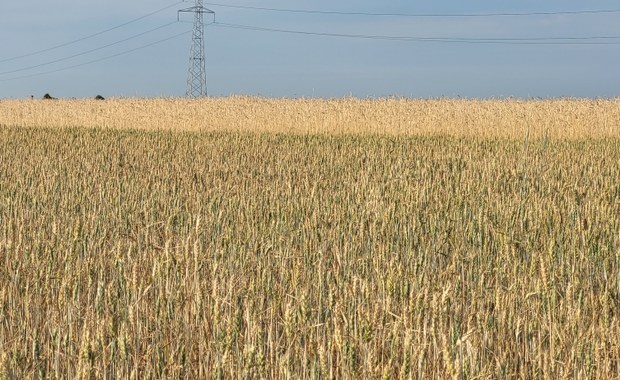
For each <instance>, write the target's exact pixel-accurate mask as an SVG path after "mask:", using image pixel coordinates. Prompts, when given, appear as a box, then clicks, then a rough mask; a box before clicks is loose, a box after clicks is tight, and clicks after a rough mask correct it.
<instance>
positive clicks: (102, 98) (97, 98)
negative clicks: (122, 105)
mask: <svg viewBox="0 0 620 380" xmlns="http://www.w3.org/2000/svg"><path fill="white" fill-rule="evenodd" d="M95 100H105V98H104V97H103V96H101V95H97V96H95Z"/></svg>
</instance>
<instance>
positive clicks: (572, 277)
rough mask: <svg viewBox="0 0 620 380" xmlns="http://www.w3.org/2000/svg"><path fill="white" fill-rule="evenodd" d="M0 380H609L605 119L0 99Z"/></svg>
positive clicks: (242, 103) (618, 203)
mask: <svg viewBox="0 0 620 380" xmlns="http://www.w3.org/2000/svg"><path fill="white" fill-rule="evenodd" d="M0 322H1V323H0V378H8V379H12V378H16V379H18V378H37V377H42V378H108V379H111V378H118V379H123V378H134V379H146V378H191V379H197V378H223V379H229V378H290V379H302V378H310V379H312V378H314V379H322V378H356V379H358V378H359V379H367V378H383V379H394V378H403V379H407V378H412V379H427V378H462V379H474V378H481V379H482V378H523V379H534V378H549V379H561V378H569V379H589V378H620V339H619V337H620V100H581V99H558V100H517V99H512V100H463V99H461V100H451V99H437V100H408V99H379V100H360V99H333V100H316V99H314V100H311V99H288V100H287V99H257V98H242V97H239V98H222V99H218V98H214V99H204V100H200V101H195V100H194V101H192V100H181V99H152V100H140V99H112V100H105V101H94V100H47V101H43V100H21V101H17V100H0Z"/></svg>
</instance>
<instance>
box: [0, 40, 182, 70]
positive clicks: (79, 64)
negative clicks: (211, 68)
mask: <svg viewBox="0 0 620 380" xmlns="http://www.w3.org/2000/svg"><path fill="white" fill-rule="evenodd" d="M189 33H191V30H187V31H185V32H183V33H178V34H175V35H173V36H170V37H167V38H164V39H161V40H158V41H155V42H151V43H149V44H146V45H142V46H138V47H136V48H133V49H129V50H125V51H122V52H120V53H116V54H112V55H108V56H106V57H102V58H98V59H94V60H92V61H88V62H83V63H78V64H76V65H71V66H67V67H62V68H59V69H55V70H49V71H44V72H40V73H34V74H28V75H22V76H19V77H13V78H7V79H0V82H8V81H12V80H18V79H25V78H32V77H37V76H41V75H47V74H52V73H57V72H60V71H66V70H71V69H75V68H77V67H81V66H86V65H90V64H93V63H98V62H102V61H106V60H108V59H112V58H115V57H119V56H121V55H126V54H129V53H133V52H135V51H138V50H142V49H146V48H148V47H151V46H153V45H157V44H161V43H163V42H166V41H169V40H172V39H174V38H178V37H181V36H184V35H186V34H189Z"/></svg>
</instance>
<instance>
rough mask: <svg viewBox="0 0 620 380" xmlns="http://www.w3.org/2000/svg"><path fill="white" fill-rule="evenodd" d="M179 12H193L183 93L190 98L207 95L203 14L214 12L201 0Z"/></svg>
mask: <svg viewBox="0 0 620 380" xmlns="http://www.w3.org/2000/svg"><path fill="white" fill-rule="evenodd" d="M180 12H188V13H193V14H194V30H193V32H192V47H191V49H190V51H189V70H188V72H187V91H186V92H185V95H186V96H188V97H191V98H199V97H202V96H207V67H206V66H207V65H206V59H205V42H204V32H205V26H204V15H205V13H208V14H213V15H215V12H213V11H212V10H210V9H207V8H205V7H203V6H202V0H196V5H194V6H193V7H189V8H186V9H181V10H180V11H179V13H180ZM214 17H215V16H214Z"/></svg>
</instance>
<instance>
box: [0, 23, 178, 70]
mask: <svg viewBox="0 0 620 380" xmlns="http://www.w3.org/2000/svg"><path fill="white" fill-rule="evenodd" d="M172 24H176V21H172V22H169V23H167V24H164V25H160V26H158V27H156V28H153V29H150V30H147V31H146V32H142V33H138V34H134V35H133V36H130V37H127V38H124V39H122V40H118V41H115V42H112V43H109V44H106V45H103V46H99V47H97V48H94V49H89V50H86V51H83V52H80V53H77V54H73V55H70V56H67V57H63V58H59V59H54V60H52V61H48V62H45V63H40V64H37V65H32V66H28V67H22V68H19V69H15V70H10V71H4V72H0V75H6V74H14V73H18V72H20V71H27V70H31V69H36V68H38V67H42V66H47V65H51V64H53V63H58V62H62V61H66V60H69V59H72V58H75V57H80V56H82V55H86V54H89V53H92V52H95V51H98V50H102V49H105V48H108V47H110V46H114V45H118V44H120V43H123V42H126V41H129V40H132V39H134V38H137V37H140V36H143V35H145V34H148V33H152V32H154V31H156V30H159V29H163V28H165V27H167V26H170V25H172Z"/></svg>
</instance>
